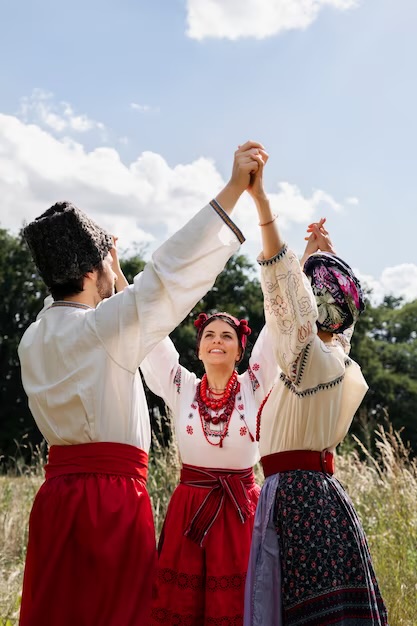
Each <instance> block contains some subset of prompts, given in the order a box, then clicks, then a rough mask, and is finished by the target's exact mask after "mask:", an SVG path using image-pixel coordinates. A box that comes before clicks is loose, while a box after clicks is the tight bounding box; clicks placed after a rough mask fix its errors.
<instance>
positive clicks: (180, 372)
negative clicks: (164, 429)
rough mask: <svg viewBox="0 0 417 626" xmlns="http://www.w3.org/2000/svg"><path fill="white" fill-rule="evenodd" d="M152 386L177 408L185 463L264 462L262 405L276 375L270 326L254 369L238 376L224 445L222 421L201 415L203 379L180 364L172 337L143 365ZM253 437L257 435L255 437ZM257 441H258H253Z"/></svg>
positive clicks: (235, 465)
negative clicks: (259, 423) (259, 431)
mask: <svg viewBox="0 0 417 626" xmlns="http://www.w3.org/2000/svg"><path fill="white" fill-rule="evenodd" d="M141 370H142V373H143V375H144V377H145V381H146V384H147V385H148V386H149V388H150V389H151V390H152V391H153V392H154V393H155V394H156V395H158V396H160V397H161V398H163V400H164V401H165V403H166V404H167V405H168V406H169V408H170V409H171V411H172V414H173V419H174V427H175V433H176V438H177V441H178V447H179V452H180V456H181V460H182V462H183V463H186V464H188V465H197V466H200V467H212V468H225V469H226V468H227V469H246V468H249V467H252V466H253V465H255V463H256V462H257V461H258V460H259V452H258V443H257V442H256V441H255V436H256V416H257V413H258V409H259V406H260V404H261V402H262V400H263V398H264V397H265V395H266V394H267V393H268V391H269V390H270V388H271V386H272V384H273V379H274V376H276V365H275V359H274V355H273V352H272V346H271V337H270V334H269V331H268V330H267V329H266V328H264V329H263V330H262V331H261V333H260V334H259V337H258V339H257V341H256V343H255V345H254V347H253V349H252V354H251V357H250V359H249V368H248V369H247V371H246V372H244V373H243V374H239V375H238V380H239V382H240V392H239V393H238V394H237V396H236V402H235V408H234V411H233V413H232V415H231V418H230V423H229V429H228V433H227V435H226V437H225V438H224V440H223V447H222V448H220V447H219V446H218V445H212V444H218V442H219V433H220V432H221V431H220V429H221V428H222V427H223V426H222V425H221V424H219V425H217V426H214V425H213V424H211V423H210V424H209V426H207V423H205V422H204V420H202V419H201V417H200V414H199V410H198V405H197V402H196V390H197V385H198V383H199V382H200V380H199V379H198V378H197V376H196V375H195V374H193V373H192V372H190V371H188V370H187V369H186V368H185V367H183V366H181V365H179V355H178V352H177V351H176V349H175V346H174V344H173V343H172V341H171V340H170V339H169V338H166V339H165V340H164V341H162V342H161V343H160V344H159V345H158V346H156V347H155V348H154V349H153V350H152V352H150V353H149V354H148V356H147V357H146V359H145V360H144V361H143V362H142V364H141ZM251 435H252V438H251ZM252 439H253V440H252Z"/></svg>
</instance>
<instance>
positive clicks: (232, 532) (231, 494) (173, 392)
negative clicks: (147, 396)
mask: <svg viewBox="0 0 417 626" xmlns="http://www.w3.org/2000/svg"><path fill="white" fill-rule="evenodd" d="M194 324H195V326H196V328H197V345H196V348H197V354H198V357H199V359H200V360H201V361H202V363H203V365H204V368H205V374H204V376H203V377H202V379H201V380H199V379H198V378H197V377H196V375H195V374H193V373H192V372H189V371H188V370H187V369H185V368H184V367H182V366H181V365H180V364H179V355H178V353H177V351H176V350H175V347H174V345H173V343H172V342H171V340H170V339H169V338H167V339H165V340H164V341H163V342H162V343H160V344H159V345H158V346H157V347H156V348H155V349H154V350H153V352H151V354H149V355H148V356H147V358H146V359H145V360H144V361H143V363H142V365H141V369H142V372H143V374H144V376H145V381H146V383H147V384H148V386H149V387H150V388H151V389H152V391H153V392H154V393H156V394H158V395H159V396H161V397H162V398H163V399H164V400H165V402H166V403H167V404H168V406H169V407H170V409H171V410H172V413H173V416H174V423H175V430H176V437H177V440H178V447H179V451H180V456H181V461H182V470H181V479H180V484H179V485H178V487H177V488H176V490H175V491H174V494H173V496H172V498H171V501H170V504H169V508H168V512H167V516H166V519H165V523H164V527H163V530H162V533H161V539H160V543H159V564H158V572H157V585H156V594H155V598H154V606H153V612H152V622H151V623H152V625H153V626H157V625H158V624H162V623H163V624H165V625H171V624H190V626H197V625H198V626H199V625H201V624H208V623H213V624H214V623H216V624H217V623H228V624H229V623H230V624H235V625H236V626H241V625H242V623H243V598H244V585H245V578H246V570H247V562H248V555H249V549H250V541H251V535H252V528H253V519H254V512H255V508H256V503H257V500H258V495H259V487H258V486H257V485H256V484H255V481H254V476H253V470H252V467H253V465H254V464H255V463H256V462H257V460H258V458H259V457H258V446H257V442H256V441H255V434H256V433H255V431H256V415H257V412H258V409H259V406H260V404H261V402H262V400H263V398H264V396H265V395H266V393H268V391H269V389H270V387H271V385H272V383H273V379H272V376H273V375H274V373H275V371H276V368H274V367H271V366H272V363H273V354H272V351H271V350H270V347H269V346H270V345H271V342H270V341H269V340H268V331H266V329H264V330H263V331H262V332H261V334H260V335H259V338H258V340H257V341H256V343H255V345H254V347H253V350H252V355H251V358H250V360H249V368H248V369H247V371H245V372H243V373H242V374H238V372H237V369H236V367H237V364H238V363H239V362H240V360H241V359H242V357H243V354H244V351H245V348H246V341H247V337H248V335H249V334H250V332H251V331H250V328H249V326H248V324H247V322H246V320H238V319H236V318H235V317H233V316H231V315H229V314H227V313H215V314H213V315H211V316H208V315H206V314H205V313H200V315H199V317H198V319H197V320H196V321H195V322H194ZM271 373H273V374H271Z"/></svg>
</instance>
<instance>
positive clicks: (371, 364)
mask: <svg viewBox="0 0 417 626" xmlns="http://www.w3.org/2000/svg"><path fill="white" fill-rule="evenodd" d="M416 331H417V300H415V301H413V302H410V303H407V304H404V303H403V301H402V300H401V299H400V298H393V297H391V296H389V297H386V298H385V299H384V301H383V302H382V304H380V305H379V306H377V307H372V306H371V305H369V303H368V307H367V309H366V311H365V313H364V315H363V316H362V317H361V319H360V321H359V322H358V324H357V327H356V331H355V334H354V338H353V339H354V340H353V343H352V353H351V354H352V357H353V358H354V359H355V360H356V361H358V363H359V364H360V365H361V367H362V370H363V373H364V376H365V378H366V380H367V382H368V385H369V391H368V393H367V395H366V397H365V400H364V403H363V405H362V406H363V410H362V412H361V417H360V419H358V420H357V421H356V424H355V428H356V430H357V431H358V432H361V431H362V433H361V434H362V436H363V437H364V438H365V439H366V440H369V439H370V438H372V432H373V430H374V428H375V426H376V424H378V423H384V422H386V420H387V416H388V418H389V420H390V421H391V423H392V424H393V426H394V428H395V429H396V430H401V429H404V432H403V438H404V441H409V442H410V444H411V446H412V447H413V449H414V450H415V451H417V427H416V426H417V423H416V407H417V332H416Z"/></svg>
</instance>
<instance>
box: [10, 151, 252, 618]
mask: <svg viewBox="0 0 417 626" xmlns="http://www.w3.org/2000/svg"><path fill="white" fill-rule="evenodd" d="M260 149H262V146H261V145H260V144H258V143H255V142H247V143H246V144H244V145H243V146H241V147H240V148H239V150H238V151H237V152H236V153H235V158H234V164H233V171H232V176H231V179H230V181H229V183H228V184H227V185H226V187H225V188H224V189H223V191H222V192H220V194H219V195H218V196H217V198H216V199H215V200H213V201H212V202H210V204H209V205H208V206H207V207H205V208H204V209H202V210H201V211H200V212H199V213H198V214H197V215H196V216H195V217H194V218H193V219H191V220H190V221H189V222H188V223H187V224H186V225H185V226H184V227H183V228H182V229H181V230H180V231H179V232H177V233H176V234H175V235H174V236H173V237H171V238H170V239H169V240H168V241H167V242H166V243H165V244H163V245H162V246H161V247H160V248H159V249H158V250H157V251H156V252H155V253H154V254H153V256H152V260H151V261H150V262H149V263H148V264H147V265H146V267H145V269H144V271H143V272H141V273H140V274H138V275H137V276H136V277H135V279H134V283H133V285H130V286H128V287H126V288H125V289H123V290H122V291H120V293H117V294H116V295H115V296H114V297H109V296H112V295H113V293H114V286H115V282H116V281H117V277H118V276H119V275H120V273H119V268H118V260H117V255H116V253H115V250H114V249H113V240H112V237H111V236H110V235H109V234H108V233H106V232H105V231H104V230H103V229H101V228H100V227H99V226H98V225H97V224H95V223H94V222H93V221H92V220H90V219H89V218H88V217H87V216H86V215H85V214H84V213H82V212H81V211H80V210H79V209H77V208H76V207H74V206H73V205H72V204H70V203H68V202H63V203H58V204H56V205H54V206H53V207H51V208H50V209H49V210H48V211H46V212H45V213H44V214H43V215H41V216H40V217H39V218H37V219H36V220H35V221H34V222H31V223H30V224H28V226H27V227H26V228H25V231H24V234H25V237H26V240H27V242H28V245H29V247H30V249H31V251H32V254H33V257H34V261H35V263H36V265H37V267H38V269H39V272H40V274H41V275H42V277H43V279H44V281H45V283H46V285H47V286H48V287H49V289H50V291H51V294H52V296H53V298H54V302H53V304H52V306H50V307H47V308H45V309H44V310H43V311H42V312H41V313H40V314H39V316H38V318H37V320H36V322H34V323H33V324H32V325H31V326H30V327H29V328H28V330H27V331H26V332H25V334H24V336H23V338H22V341H21V343H20V346H19V357H20V361H21V367H22V379H23V384H24V387H25V390H26V393H27V395H28V398H29V406H30V408H31V411H32V413H33V416H34V418H35V420H36V423H37V425H38V427H39V428H40V430H41V432H42V434H43V435H44V437H45V439H46V440H47V442H48V444H49V445H50V446H51V447H50V450H49V460H48V464H47V465H46V468H45V469H46V480H45V482H44V484H43V485H42V487H41V488H40V491H39V492H38V494H37V496H36V498H35V502H34V505H33V509H32V512H31V517H30V523H29V543H28V550H27V558H26V567H25V575H24V582H23V595H22V606H21V616H20V626H58V625H59V626H74V624H77V626H82V625H84V624H85V625H86V626H87V625H88V626H92V625H93V624H94V626H101V625H103V626H104V625H105V626H120V625H123V626H146V625H147V624H148V622H149V616H150V601H151V588H152V583H153V571H154V564H155V532H154V526H153V518H152V512H151V504H150V500H149V496H148V493H147V491H146V474H147V459H148V457H147V453H148V450H149V445H150V437H151V436H150V424H149V415H148V409H147V406H146V400H145V395H144V392H143V388H142V384H141V380H140V377H139V374H138V367H139V365H140V363H141V361H142V360H143V359H144V357H145V356H146V355H147V354H148V352H149V351H150V350H151V349H152V348H153V347H154V346H155V345H156V344H157V343H158V342H159V341H160V340H161V339H163V338H164V337H165V336H166V335H168V334H169V333H170V332H171V331H172V330H173V329H174V328H175V327H176V326H177V325H178V324H179V323H180V322H181V320H182V319H183V318H184V317H185V316H186V315H187V314H188V312H189V311H190V310H191V309H192V307H193V306H194V305H195V304H196V303H197V302H198V300H199V299H200V298H201V297H202V296H203V295H204V294H205V293H206V292H207V291H208V290H209V289H210V288H211V286H212V285H213V283H214V281H215V278H216V276H217V274H218V273H219V272H220V271H221V270H222V269H223V267H224V265H225V263H226V261H227V260H228V259H229V257H230V256H231V255H232V254H233V253H234V252H235V251H236V250H237V248H238V247H239V243H242V241H243V237H242V235H241V233H240V231H239V229H238V228H237V227H236V226H235V225H234V224H233V222H232V221H231V220H230V218H229V214H230V213H231V211H232V209H233V207H234V205H235V203H236V201H237V200H238V198H239V197H240V195H241V194H242V193H243V191H244V190H245V189H247V188H248V186H249V185H250V180H251V175H253V174H254V173H255V172H256V171H257V169H258V161H257V159H256V158H255V156H257V155H258V152H259V150H260ZM116 287H117V285H116Z"/></svg>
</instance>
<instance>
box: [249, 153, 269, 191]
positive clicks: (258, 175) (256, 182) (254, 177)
mask: <svg viewBox="0 0 417 626" xmlns="http://www.w3.org/2000/svg"><path fill="white" fill-rule="evenodd" d="M253 158H254V159H255V160H256V161H257V162H258V169H257V171H256V172H254V173H252V174H251V177H250V182H249V186H248V188H247V191H248V193H249V195H251V196H252V198H253V199H254V201H255V203H258V202H261V201H264V200H266V198H267V195H266V193H265V190H264V182H263V173H264V167H265V165H266V163H267V161H268V159H269V155H268V153H267V152H266V151H265V150H264V149H259V151H258V154H254V156H253Z"/></svg>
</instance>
